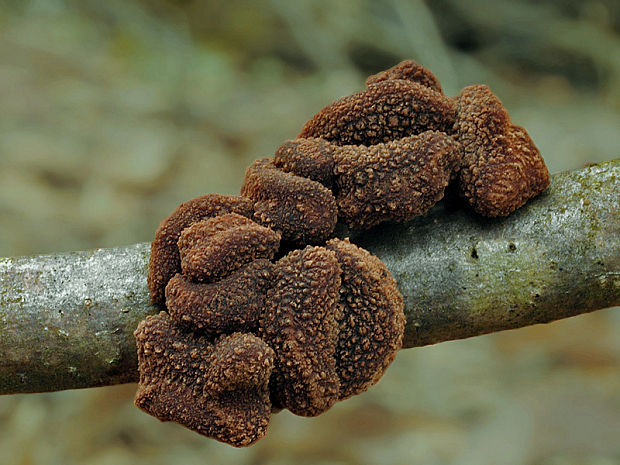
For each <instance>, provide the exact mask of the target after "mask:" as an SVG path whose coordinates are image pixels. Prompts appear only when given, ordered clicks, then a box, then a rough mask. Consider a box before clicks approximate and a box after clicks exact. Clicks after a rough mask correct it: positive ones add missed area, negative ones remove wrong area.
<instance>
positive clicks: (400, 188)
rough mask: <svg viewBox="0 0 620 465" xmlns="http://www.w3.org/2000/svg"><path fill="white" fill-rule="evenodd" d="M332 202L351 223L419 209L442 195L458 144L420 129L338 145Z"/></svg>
mask: <svg viewBox="0 0 620 465" xmlns="http://www.w3.org/2000/svg"><path fill="white" fill-rule="evenodd" d="M334 159H335V169H334V175H335V185H336V192H337V194H336V202H337V204H338V213H339V215H340V217H341V219H342V220H343V221H344V222H345V223H347V224H348V225H349V227H351V228H356V229H367V228H370V227H372V226H375V225H377V224H379V223H382V222H384V221H386V220H394V221H405V220H408V219H410V218H412V217H414V216H417V215H421V214H422V213H425V212H426V211H427V210H428V209H430V208H431V207H432V206H433V205H435V204H436V203H437V202H438V201H439V200H441V199H442V198H443V195H444V191H445V188H446V187H447V185H448V184H449V182H450V181H451V180H452V178H453V176H454V173H455V171H457V170H458V167H459V163H460V159H461V148H460V145H459V144H458V143H457V142H455V141H454V139H452V138H451V137H450V136H447V135H446V134H444V133H442V132H437V131H426V132H423V133H422V134H420V135H416V136H409V137H405V138H402V139H398V140H395V141H390V142H387V143H385V144H376V145H371V146H370V147H364V146H343V147H340V148H339V150H338V151H337V152H336V154H335V156H334Z"/></svg>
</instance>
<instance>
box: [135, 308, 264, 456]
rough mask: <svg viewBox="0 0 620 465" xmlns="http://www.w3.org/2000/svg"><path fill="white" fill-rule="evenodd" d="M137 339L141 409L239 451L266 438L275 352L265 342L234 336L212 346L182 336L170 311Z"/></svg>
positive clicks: (146, 323)
mask: <svg viewBox="0 0 620 465" xmlns="http://www.w3.org/2000/svg"><path fill="white" fill-rule="evenodd" d="M134 334H135V337H136V342H137V345H138V368H139V371H140V382H139V384H138V392H137V393H136V398H135V404H136V405H137V406H138V407H140V408H141V409H143V410H145V411H146V412H147V413H149V414H151V415H153V416H155V417H157V418H159V419H160V420H161V421H175V422H177V423H180V424H182V425H184V426H186V427H187V428H189V429H192V430H194V431H196V432H198V433H200V434H202V435H205V436H209V437H212V438H215V439H217V440H218V441H222V442H226V443H228V444H231V445H233V446H236V447H241V446H249V445H251V444H253V443H254V442H256V441H257V440H258V439H260V438H261V437H263V436H264V435H265V433H266V431H267V427H268V425H269V419H270V417H271V403H270V401H269V390H268V380H269V376H270V375H271V371H272V369H273V363H274V352H273V350H272V349H271V348H270V347H269V346H267V344H265V343H264V342H263V341H262V340H261V339H259V338H257V337H255V336H253V335H251V334H242V333H234V334H232V335H229V336H223V337H221V338H220V339H219V340H217V341H216V342H215V343H214V344H213V343H211V342H210V341H208V340H207V339H205V338H204V337H196V336H195V335H193V334H192V333H186V332H184V331H182V330H181V329H180V328H179V327H178V326H176V325H175V324H174V323H173V322H172V320H171V319H170V316H169V315H168V314H167V313H165V312H161V313H159V314H158V315H153V316H148V317H147V318H146V319H145V320H143V321H142V322H141V323H140V324H139V325H138V329H136V331H135V333H134Z"/></svg>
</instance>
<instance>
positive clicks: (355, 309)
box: [326, 239, 405, 400]
mask: <svg viewBox="0 0 620 465" xmlns="http://www.w3.org/2000/svg"><path fill="white" fill-rule="evenodd" d="M326 247H327V249H328V250H331V251H333V252H334V253H335V254H336V258H337V259H338V263H339V264H340V268H341V270H342V274H341V279H342V284H341V286H340V304H341V307H342V315H341V317H340V320H339V333H338V345H337V348H336V371H337V372H338V377H339V378H340V395H339V399H340V400H343V399H347V398H349V397H351V396H353V395H355V394H360V393H362V392H364V391H366V390H367V389H368V388H369V387H370V386H372V385H373V384H375V383H376V382H377V381H379V379H380V378H381V376H383V373H384V372H385V370H386V369H387V367H388V366H389V365H390V364H391V363H392V361H393V360H394V357H396V352H398V350H399V349H400V348H401V346H402V340H403V334H404V331H405V314H404V304H403V297H402V295H401V294H400V292H399V291H398V288H397V287H396V281H395V280H394V278H393V277H392V275H391V274H390V272H389V271H388V269H387V268H386V266H385V265H384V263H383V262H382V261H381V260H379V258H377V257H376V256H374V255H372V254H370V253H369V252H368V251H366V250H364V249H362V248H360V247H357V246H356V245H353V244H351V243H350V242H349V241H348V240H344V241H342V240H339V239H332V240H330V241H328V242H327V246H326Z"/></svg>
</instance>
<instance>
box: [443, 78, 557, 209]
mask: <svg viewBox="0 0 620 465" xmlns="http://www.w3.org/2000/svg"><path fill="white" fill-rule="evenodd" d="M454 132H455V137H456V138H457V140H458V141H459V142H460V143H461V145H462V146H463V153H464V156H463V163H462V168H461V173H460V177H459V185H460V189H461V192H462V194H463V196H464V197H465V199H466V200H467V201H468V203H469V204H470V205H471V206H472V208H473V209H474V210H475V211H476V212H478V213H480V214H481V215H485V216H506V215H508V214H509V213H511V212H512V211H514V210H516V209H517V208H519V207H520V206H521V205H523V204H524V203H525V202H527V201H528V200H529V199H531V198H532V197H535V196H537V195H538V194H540V193H541V192H543V191H544V190H545V189H546V188H547V186H548V185H549V171H548V170H547V167H546V166H545V162H544V160H543V159H542V157H541V156H540V152H539V151H538V149H537V148H536V146H535V145H534V142H533V141H532V139H531V138H530V136H529V135H528V133H527V131H526V130H525V129H523V128H522V127H520V126H517V125H515V124H513V123H512V121H511V120H510V116H508V112H507V111H506V109H505V108H504V106H503V105H502V103H501V102H500V100H499V99H498V98H497V97H496V96H495V95H494V94H493V92H491V90H490V89H489V88H488V86H485V85H475V86H469V87H465V88H464V89H463V90H462V91H461V93H460V95H459V97H458V113H457V119H456V123H455V125H454Z"/></svg>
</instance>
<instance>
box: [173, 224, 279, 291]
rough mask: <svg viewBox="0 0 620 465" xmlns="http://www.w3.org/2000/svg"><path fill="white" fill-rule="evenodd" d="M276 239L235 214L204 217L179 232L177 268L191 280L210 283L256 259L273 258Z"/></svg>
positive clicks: (256, 225) (273, 232) (271, 234)
mask: <svg viewBox="0 0 620 465" xmlns="http://www.w3.org/2000/svg"><path fill="white" fill-rule="evenodd" d="M280 237H281V235H280V233H278V232H276V231H273V230H272V229H269V228H265V227H263V226H261V225H259V224H257V223H255V222H254V221H252V220H250V219H249V218H246V217H244V216H241V215H238V214H236V213H227V214H225V215H222V216H216V217H213V218H207V219H204V220H201V221H199V222H197V223H194V224H193V225H191V226H189V227H188V228H185V229H184V230H183V231H182V232H181V236H180V237H179V241H178V245H179V252H180V255H181V269H182V270H183V273H184V274H185V275H186V276H188V277H190V278H192V279H194V280H195V281H201V282H211V281H213V280H215V279H219V278H222V277H225V276H227V275H229V274H230V273H231V272H233V271H235V270H237V269H239V268H240V267H241V266H243V265H246V264H248V263H250V262H252V261H254V260H256V259H259V258H268V259H271V258H273V257H274V255H275V253H276V252H277V250H278V248H279V246H280Z"/></svg>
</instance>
